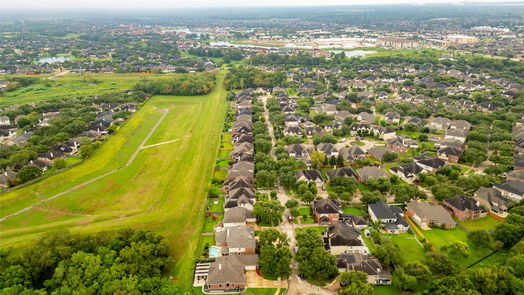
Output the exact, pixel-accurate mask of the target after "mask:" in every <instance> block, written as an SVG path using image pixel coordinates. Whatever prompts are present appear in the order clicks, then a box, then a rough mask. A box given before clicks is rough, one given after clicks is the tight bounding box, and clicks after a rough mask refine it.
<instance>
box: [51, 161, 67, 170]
mask: <svg viewBox="0 0 524 295" xmlns="http://www.w3.org/2000/svg"><path fill="white" fill-rule="evenodd" d="M66 166H67V161H66V160H65V159H64V158H56V159H54V161H53V167H55V168H56V169H64V168H65V167H66Z"/></svg>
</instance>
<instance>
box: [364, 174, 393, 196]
mask: <svg viewBox="0 0 524 295" xmlns="http://www.w3.org/2000/svg"><path fill="white" fill-rule="evenodd" d="M366 185H367V186H368V187H369V188H370V189H371V190H374V191H379V192H381V193H385V192H388V191H389V189H390V188H391V182H390V181H389V178H387V177H374V178H370V179H368V181H367V182H366Z"/></svg>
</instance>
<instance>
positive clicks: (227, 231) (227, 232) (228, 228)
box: [227, 228, 229, 238]
mask: <svg viewBox="0 0 524 295" xmlns="http://www.w3.org/2000/svg"><path fill="white" fill-rule="evenodd" d="M227 237H228V238H229V228H228V229H227Z"/></svg>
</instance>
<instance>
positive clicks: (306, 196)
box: [300, 190, 315, 204]
mask: <svg viewBox="0 0 524 295" xmlns="http://www.w3.org/2000/svg"><path fill="white" fill-rule="evenodd" d="M300 199H302V201H303V202H304V203H307V204H309V203H311V202H313V200H315V195H314V194H313V193H312V192H311V191H309V190H307V191H305V192H304V193H303V194H302V195H301V196H300Z"/></svg>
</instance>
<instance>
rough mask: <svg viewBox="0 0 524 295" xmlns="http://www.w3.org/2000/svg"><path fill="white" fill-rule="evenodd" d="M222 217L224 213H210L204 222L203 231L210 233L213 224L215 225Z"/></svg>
mask: <svg viewBox="0 0 524 295" xmlns="http://www.w3.org/2000/svg"><path fill="white" fill-rule="evenodd" d="M223 218H224V215H222V214H220V215H216V216H215V215H211V216H207V217H206V222H205V223H204V230H203V232H205V233H212V232H213V229H214V227H215V225H217V224H218V223H219V222H220V221H222V219H223Z"/></svg>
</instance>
